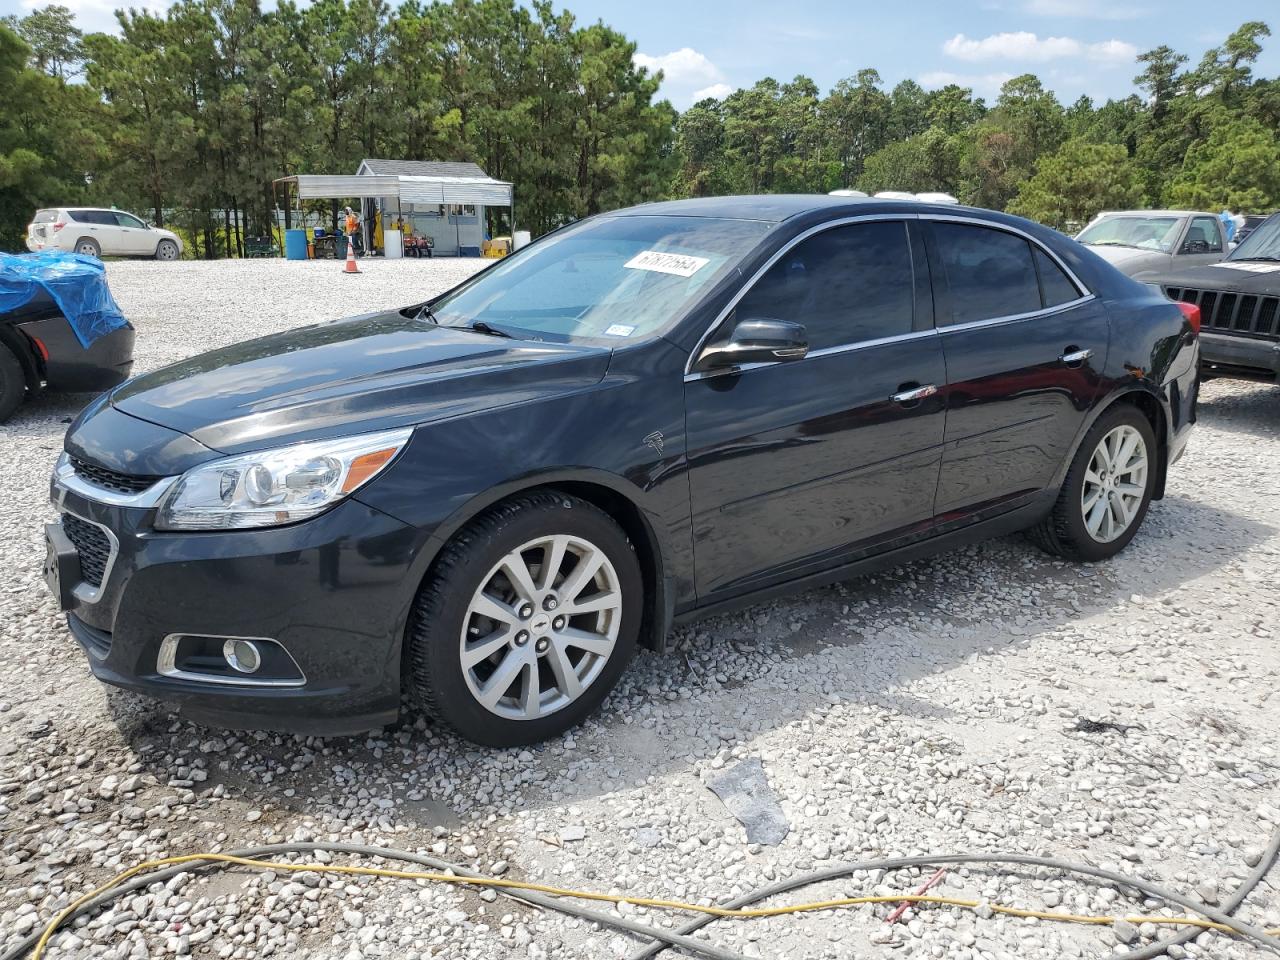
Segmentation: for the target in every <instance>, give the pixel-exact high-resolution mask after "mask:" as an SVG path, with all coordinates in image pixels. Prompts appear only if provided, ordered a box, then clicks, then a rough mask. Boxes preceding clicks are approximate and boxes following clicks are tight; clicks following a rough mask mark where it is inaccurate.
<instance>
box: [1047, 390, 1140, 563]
mask: <svg viewBox="0 0 1280 960" xmlns="http://www.w3.org/2000/svg"><path fill="white" fill-rule="evenodd" d="M1156 456H1157V449H1156V438H1155V432H1154V431H1153V430H1152V429H1151V423H1150V421H1148V420H1147V418H1146V417H1145V416H1143V414H1142V412H1141V411H1140V410H1138V409H1137V408H1136V407H1133V406H1130V405H1129V404H1127V403H1126V404H1119V405H1117V406H1115V407H1113V408H1112V409H1111V410H1108V411H1107V412H1106V413H1104V414H1103V415H1102V416H1101V417H1100V418H1099V419H1098V422H1097V423H1095V424H1094V425H1093V427H1092V428H1091V429H1090V430H1089V433H1088V434H1087V435H1086V436H1085V438H1084V442H1083V443H1082V444H1080V449H1079V450H1077V451H1076V455H1075V459H1074V460H1073V461H1072V462H1071V469H1070V470H1068V471H1067V476H1066V479H1065V480H1064V481H1063V484H1062V490H1061V491H1060V493H1059V494H1058V500H1057V502H1056V503H1055V504H1054V507H1053V510H1052V512H1051V513H1050V514H1049V516H1048V517H1046V518H1045V519H1044V520H1043V521H1042V522H1041V523H1040V524H1038V525H1037V526H1036V527H1034V528H1033V529H1032V530H1031V531H1029V532H1030V535H1031V537H1032V539H1033V540H1035V541H1036V543H1037V544H1039V545H1040V546H1041V547H1042V548H1043V549H1045V550H1047V551H1048V552H1049V553H1053V554H1057V555H1058V556H1060V557H1066V558H1068V559H1071V560H1084V561H1095V560H1106V559H1108V558H1109V557H1113V556H1115V555H1116V554H1117V553H1119V552H1120V551H1121V550H1123V549H1124V548H1125V547H1126V546H1127V545H1128V543H1129V541H1130V540H1132V539H1133V538H1134V535H1135V534H1136V533H1137V532H1138V528H1139V527H1140V526H1142V521H1143V520H1144V519H1145V518H1146V516H1147V508H1148V507H1149V506H1150V504H1151V494H1152V491H1153V490H1154V489H1155V478H1156Z"/></svg>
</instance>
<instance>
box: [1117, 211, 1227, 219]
mask: <svg viewBox="0 0 1280 960" xmlns="http://www.w3.org/2000/svg"><path fill="white" fill-rule="evenodd" d="M1216 216H1217V214H1216V213H1210V212H1209V211H1208V210H1103V211H1102V212H1101V213H1100V214H1098V215H1097V216H1096V217H1094V219H1095V220H1100V219H1102V218H1103V217H1216Z"/></svg>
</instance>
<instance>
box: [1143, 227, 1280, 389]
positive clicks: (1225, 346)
mask: <svg viewBox="0 0 1280 960" xmlns="http://www.w3.org/2000/svg"><path fill="white" fill-rule="evenodd" d="M1151 282H1152V283H1154V284H1156V285H1158V286H1159V287H1160V289H1162V290H1163V291H1164V293H1165V294H1166V296H1168V297H1169V298H1170V299H1171V300H1179V301H1183V302H1186V303H1190V304H1194V305H1196V306H1197V307H1198V308H1199V309H1200V315H1201V317H1202V320H1203V328H1202V333H1201V350H1202V360H1201V372H1202V376H1204V377H1206V378H1213V377H1235V378H1239V379H1245V380H1262V381H1268V382H1275V381H1277V380H1280V214H1274V215H1272V216H1271V217H1269V218H1267V220H1266V221H1264V222H1263V223H1262V224H1261V225H1258V226H1256V227H1254V229H1253V230H1252V231H1250V233H1249V235H1248V236H1247V237H1245V239H1244V240H1243V241H1241V242H1240V244H1239V245H1238V246H1237V247H1236V248H1235V249H1234V250H1232V251H1231V253H1229V254H1228V255H1227V257H1226V259H1224V260H1222V261H1221V262H1219V263H1215V264H1210V265H1208V266H1199V267H1192V266H1186V267H1183V266H1182V265H1181V264H1179V265H1178V268H1176V269H1171V270H1169V271H1167V272H1164V273H1161V274H1158V275H1155V276H1153V277H1152V278H1151Z"/></svg>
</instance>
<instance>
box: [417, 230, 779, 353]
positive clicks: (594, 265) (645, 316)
mask: <svg viewBox="0 0 1280 960" xmlns="http://www.w3.org/2000/svg"><path fill="white" fill-rule="evenodd" d="M771 226H772V224H769V223H763V222H760V221H755V220H717V219H709V218H702V217H661V216H628V217H601V218H596V219H592V220H587V221H584V222H582V223H580V224H575V225H573V226H570V227H567V228H565V229H563V230H561V231H558V232H557V233H554V234H552V235H551V236H548V237H546V238H544V239H542V240H539V241H538V242H537V243H535V244H533V245H532V246H531V247H528V248H526V249H525V250H521V251H518V252H517V253H515V254H513V255H512V256H510V257H508V258H507V259H506V260H504V261H502V262H501V263H499V264H497V265H496V266H494V267H493V268H492V269H490V270H486V271H485V272H484V273H483V274H482V275H480V276H479V277H477V278H476V279H475V280H474V281H472V282H471V283H469V284H467V285H466V286H464V287H462V288H461V289H459V290H457V291H456V292H455V293H453V294H451V295H449V296H447V297H445V298H444V299H442V300H440V301H438V302H437V303H434V304H432V313H433V314H434V316H435V319H436V321H437V322H438V323H440V324H442V325H444V326H467V327H473V326H476V325H477V324H479V325H481V326H483V327H488V328H492V329H493V330H496V331H498V332H502V333H505V332H508V331H509V332H512V333H516V334H518V335H521V336H530V337H532V338H534V339H539V338H547V339H553V340H567V339H574V338H580V337H586V338H605V339H624V338H625V339H630V340H635V339H638V338H640V337H646V336H652V335H654V334H656V333H658V332H660V331H661V330H662V329H663V328H664V327H666V326H667V325H668V324H669V323H670V322H671V321H673V320H675V319H676V318H677V316H678V315H679V314H681V313H682V312H683V311H684V310H685V309H687V308H688V307H689V306H690V305H692V303H693V301H694V300H695V298H697V297H698V296H699V294H701V293H702V292H703V291H705V290H707V289H709V288H710V287H711V286H712V285H713V284H714V283H715V282H716V281H717V280H719V279H720V277H722V276H723V275H724V274H725V273H726V272H727V271H728V270H730V269H732V267H733V265H734V264H735V263H737V262H738V260H739V259H741V257H742V256H743V255H744V254H745V253H746V252H747V251H748V250H750V249H751V248H752V247H753V246H755V244H756V242H757V241H758V240H759V239H760V238H761V237H762V236H763V235H764V234H765V233H766V232H767V231H768V229H769V228H770V227H771Z"/></svg>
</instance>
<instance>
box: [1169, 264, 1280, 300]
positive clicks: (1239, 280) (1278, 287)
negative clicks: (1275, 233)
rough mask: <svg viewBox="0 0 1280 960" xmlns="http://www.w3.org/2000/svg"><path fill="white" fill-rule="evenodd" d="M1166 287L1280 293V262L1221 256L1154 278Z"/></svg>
mask: <svg viewBox="0 0 1280 960" xmlns="http://www.w3.org/2000/svg"><path fill="white" fill-rule="evenodd" d="M1151 282H1153V283H1158V284H1160V285H1161V286H1164V287H1193V288H1197V289H1207V290H1234V291H1237V292H1239V293H1256V294H1261V295H1262V296H1272V297H1274V296H1280V262H1275V261H1271V260H1221V261H1219V262H1218V263H1210V264H1206V265H1205V266H1203V267H1188V268H1186V269H1185V270H1172V271H1169V272H1168V273H1164V274H1161V275H1160V276H1158V277H1154V278H1152V281H1151Z"/></svg>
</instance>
